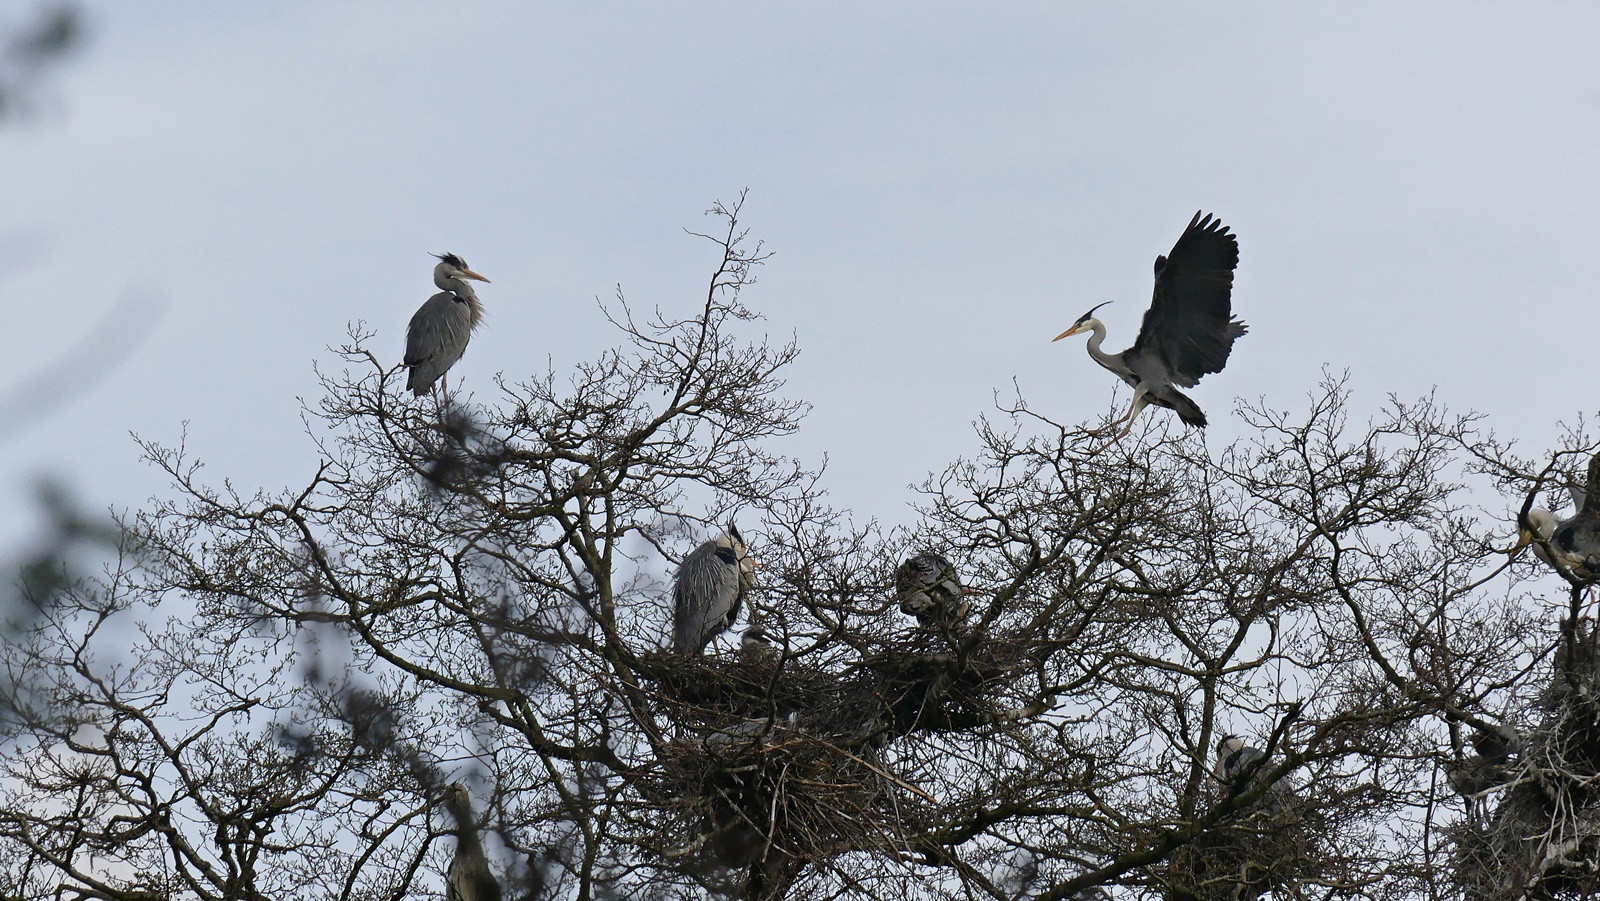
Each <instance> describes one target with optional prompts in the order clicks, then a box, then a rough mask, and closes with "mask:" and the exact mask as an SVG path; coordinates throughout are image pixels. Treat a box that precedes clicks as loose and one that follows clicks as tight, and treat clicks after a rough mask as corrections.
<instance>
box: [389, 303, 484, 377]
mask: <svg viewBox="0 0 1600 901" xmlns="http://www.w3.org/2000/svg"><path fill="white" fill-rule="evenodd" d="M471 337H472V311H471V310H470V309H469V308H468V307H467V305H466V303H464V302H462V301H459V300H457V299H456V296H455V295H454V294H452V293H450V292H449V291H440V292H439V293H438V294H435V295H433V296H432V297H430V298H428V300H427V302H426V303H424V304H423V305H422V306H421V307H418V308H417V312H416V314H415V315H413V316H412V317H411V325H410V326H408V327H407V328H406V357H405V364H406V365H407V366H410V367H411V376H410V377H409V378H408V379H406V387H407V388H410V389H411V390H413V391H415V392H417V393H419V394H421V393H423V392H426V391H427V390H428V389H429V388H431V387H432V386H433V383H434V382H436V381H438V380H439V376H441V375H444V373H445V370H447V369H449V368H450V367H451V366H454V365H455V363H456V361H457V360H459V359H461V355H462V354H463V353H465V352H466V350H467V340H468V339H469V338H471Z"/></svg>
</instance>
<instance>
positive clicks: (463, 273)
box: [461, 269, 489, 282]
mask: <svg viewBox="0 0 1600 901" xmlns="http://www.w3.org/2000/svg"><path fill="white" fill-rule="evenodd" d="M461 277H462V278H475V279H477V280H478V281H480V282H488V281H489V280H488V279H486V278H484V277H483V276H481V275H479V274H478V273H476V272H473V271H472V270H471V269H463V270H461Z"/></svg>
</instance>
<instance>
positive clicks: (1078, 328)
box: [1050, 325, 1083, 343]
mask: <svg viewBox="0 0 1600 901" xmlns="http://www.w3.org/2000/svg"><path fill="white" fill-rule="evenodd" d="M1082 330H1083V329H1082V327H1081V326H1076V325H1075V326H1073V327H1072V328H1069V329H1067V330H1066V331H1064V332H1062V333H1061V334H1059V335H1057V336H1055V337H1054V338H1051V339H1050V341H1051V342H1052V343H1054V342H1056V341H1060V340H1061V339H1062V338H1071V337H1072V336H1073V335H1076V334H1077V333H1078V332H1080V331H1082Z"/></svg>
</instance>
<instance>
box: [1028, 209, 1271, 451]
mask: <svg viewBox="0 0 1600 901" xmlns="http://www.w3.org/2000/svg"><path fill="white" fill-rule="evenodd" d="M1238 265H1239V241H1238V239H1237V238H1236V237H1235V236H1233V235H1231V234H1229V233H1228V229H1227V226H1225V225H1223V224H1222V223H1221V222H1220V221H1217V220H1216V219H1214V218H1212V217H1211V216H1209V215H1208V216H1206V217H1205V218H1204V219H1202V218H1200V214H1199V213H1195V214H1194V218H1193V219H1192V220H1190V221H1189V227H1188V228H1186V229H1184V231H1183V234H1182V235H1180V236H1179V237H1178V243H1176V244H1174V245H1172V250H1171V251H1170V252H1169V253H1168V254H1167V255H1166V256H1158V257H1156V288H1155V296H1154V297H1153V298H1152V299H1151V301H1150V309H1149V310H1147V311H1146V312H1145V314H1144V323H1143V324H1142V325H1141V326H1140V327H1139V337H1138V338H1137V339H1136V340H1135V341H1134V342H1133V346H1132V347H1130V348H1128V349H1127V350H1125V351H1123V352H1122V353H1117V354H1114V353H1108V352H1106V351H1103V350H1101V349H1100V344H1101V342H1103V341H1104V340H1105V337H1106V327H1105V324H1104V323H1102V322H1101V321H1100V320H1099V319H1096V318H1095V315H1094V312H1095V310H1098V309H1100V307H1103V306H1105V305H1106V304H1104V303H1102V304H1099V305H1097V306H1095V307H1094V308H1093V309H1091V310H1090V311H1089V312H1087V313H1084V314H1083V315H1082V316H1080V317H1078V321H1077V322H1075V323H1073V324H1072V328H1069V329H1067V330H1066V331H1064V332H1062V333H1061V334H1059V335H1057V336H1056V337H1055V338H1054V339H1053V340H1055V341H1060V340H1061V339H1062V338H1066V337H1069V336H1072V335H1079V334H1082V333H1084V332H1092V333H1093V334H1091V335H1090V336H1089V356H1091V357H1094V360H1095V362H1096V363H1099V364H1100V365H1101V366H1104V367H1105V368H1107V369H1109V370H1111V371H1112V372H1114V373H1116V374H1117V375H1118V376H1119V377H1120V378H1121V379H1122V380H1123V381H1124V382H1127V383H1128V384H1129V385H1131V386H1133V404H1132V405H1131V406H1130V407H1129V408H1128V412H1127V415H1125V416H1123V417H1121V418H1119V419H1117V420H1116V421H1115V422H1112V423H1111V424H1110V425H1109V426H1108V427H1107V429H1108V430H1109V429H1111V428H1115V427H1117V426H1119V425H1122V424H1123V423H1124V422H1126V423H1127V424H1126V425H1125V426H1124V427H1123V429H1122V431H1121V432H1118V433H1117V435H1116V437H1114V438H1113V439H1112V440H1113V441H1116V440H1118V439H1120V438H1122V436H1124V435H1126V434H1128V432H1130V431H1131V430H1132V429H1133V421H1134V419H1135V418H1137V417H1138V415H1139V411H1140V410H1143V409H1144V408H1145V407H1146V406H1147V405H1149V404H1155V405H1156V406H1158V407H1166V408H1167V409H1169V410H1175V411H1177V413H1178V418H1180V419H1182V420H1183V421H1184V422H1185V423H1186V424H1188V425H1192V426H1198V427H1202V428H1203V427H1204V426H1205V424H1206V414H1205V413H1204V412H1202V411H1201V410H1200V407H1199V405H1197V404H1196V403H1195V402H1194V401H1192V400H1190V399H1189V398H1188V397H1187V396H1186V395H1184V394H1183V392H1181V391H1179V390H1178V388H1179V387H1183V388H1193V387H1194V386H1195V385H1196V384H1198V383H1199V381H1200V379H1201V377H1202V376H1205V375H1207V374H1209V373H1213V372H1221V371H1222V367H1223V366H1225V365H1227V362H1228V353H1229V351H1231V350H1232V349H1233V342H1234V340H1235V339H1237V338H1238V337H1239V336H1240V335H1243V334H1244V333H1245V331H1246V328H1245V324H1244V323H1243V322H1240V321H1239V320H1237V319H1234V318H1233V306H1232V301H1231V295H1232V293H1233V270H1234V268H1235V267H1237V266H1238ZM1106 303H1110V301H1106Z"/></svg>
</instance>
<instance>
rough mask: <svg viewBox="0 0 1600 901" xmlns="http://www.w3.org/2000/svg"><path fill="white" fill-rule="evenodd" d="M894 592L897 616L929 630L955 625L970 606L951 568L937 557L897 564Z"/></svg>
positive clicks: (928, 556)
mask: <svg viewBox="0 0 1600 901" xmlns="http://www.w3.org/2000/svg"><path fill="white" fill-rule="evenodd" d="M894 593H895V597H896V598H897V599H898V600H899V601H900V612H901V613H904V614H906V615H907V616H914V617H916V618H917V622H919V623H921V624H922V625H924V626H929V627H932V626H938V625H953V624H955V623H958V622H960V621H961V620H962V619H963V618H965V617H966V615H967V611H968V610H970V609H971V607H972V603H971V601H969V600H967V597H966V596H967V593H968V590H967V589H966V588H964V587H962V585H961V578H960V577H959V576H957V575H956V568H955V565H954V564H952V563H951V562H950V561H949V560H948V559H946V558H945V557H944V556H943V555H941V554H934V553H926V554H918V555H916V556H915V557H910V558H908V559H906V561H905V562H903V563H901V564H900V567H899V568H898V569H896V570H895V571H894Z"/></svg>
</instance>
